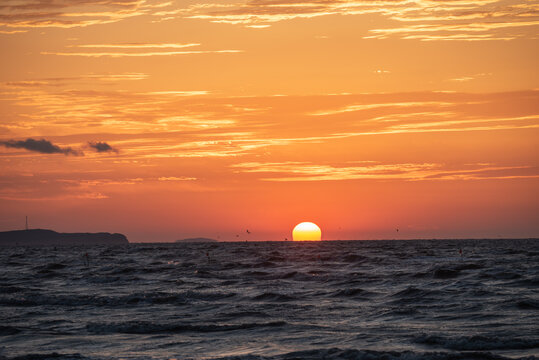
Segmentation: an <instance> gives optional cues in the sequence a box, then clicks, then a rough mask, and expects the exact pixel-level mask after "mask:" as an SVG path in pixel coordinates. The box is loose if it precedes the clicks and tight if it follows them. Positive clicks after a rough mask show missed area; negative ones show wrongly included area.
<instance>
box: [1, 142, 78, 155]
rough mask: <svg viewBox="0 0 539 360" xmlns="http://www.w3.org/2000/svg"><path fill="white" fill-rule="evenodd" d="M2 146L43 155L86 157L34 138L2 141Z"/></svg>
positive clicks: (66, 148)
mask: <svg viewBox="0 0 539 360" xmlns="http://www.w3.org/2000/svg"><path fill="white" fill-rule="evenodd" d="M0 144H1V145H4V146H5V147H7V148H14V149H26V150H28V151H35V152H38V153H41V154H64V155H74V156H82V155H84V153H83V152H81V151H78V150H73V149H72V148H70V147H64V148H61V147H59V146H57V145H54V144H53V143H51V142H50V141H48V140H45V139H41V140H35V139H32V138H28V139H26V140H19V141H16V140H8V141H0Z"/></svg>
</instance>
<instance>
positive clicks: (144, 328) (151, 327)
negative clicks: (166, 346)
mask: <svg viewBox="0 0 539 360" xmlns="http://www.w3.org/2000/svg"><path fill="white" fill-rule="evenodd" d="M285 325H287V323H286V322H284V321H271V322H265V323H241V324H222V325H221V324H176V323H165V324H158V323H152V322H147V321H130V322H123V323H89V324H87V325H86V330H87V331H88V332H90V333H93V334H100V335H102V334H114V333H122V334H176V333H184V332H195V333H211V332H221V331H235V330H254V329H262V328H268V327H270V328H273V327H283V326H285Z"/></svg>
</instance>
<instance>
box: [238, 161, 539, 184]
mask: <svg viewBox="0 0 539 360" xmlns="http://www.w3.org/2000/svg"><path fill="white" fill-rule="evenodd" d="M232 168H234V169H236V171H237V172H245V173H265V174H272V173H274V174H279V175H278V176H276V177H263V178H261V179H260V180H263V181H277V182H290V181H338V180H405V181H424V180H488V179H502V178H505V179H515V178H539V173H537V170H538V169H537V168H533V167H531V166H498V167H496V166H477V167H475V168H473V169H466V168H463V169H457V170H452V169H447V168H445V167H444V165H443V164H434V163H415V164H414V163H404V164H371V165H365V166H334V165H320V164H312V163H305V162H283V163H258V162H250V163H239V164H235V165H232ZM523 169H533V170H535V172H536V173H535V174H530V175H520V174H515V175H512V174H509V175H500V174H499V172H501V171H503V172H507V171H509V172H514V171H519V170H523Z"/></svg>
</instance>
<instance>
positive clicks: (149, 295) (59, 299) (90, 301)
mask: <svg viewBox="0 0 539 360" xmlns="http://www.w3.org/2000/svg"><path fill="white" fill-rule="evenodd" d="M235 295H236V294H235V293H234V292H226V293H225V292H198V291H192V290H189V291H185V292H179V293H168V292H142V293H133V294H129V295H121V296H99V295H75V294H71V295H45V294H39V293H38V294H19V293H15V296H0V305H10V306H43V305H56V306H58V305H61V306H86V305H93V306H115V307H116V306H122V305H139V304H176V305H185V304H188V303H191V302H193V301H215V300H220V299H225V298H230V297H233V296H235Z"/></svg>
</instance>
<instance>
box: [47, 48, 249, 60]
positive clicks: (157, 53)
mask: <svg viewBox="0 0 539 360" xmlns="http://www.w3.org/2000/svg"><path fill="white" fill-rule="evenodd" d="M241 52H243V51H242V50H193V51H148V52H136V53H128V52H48V51H44V52H41V55H58V56H83V57H96V58H99V57H113V58H119V57H149V56H175V55H193V54H234V53H241Z"/></svg>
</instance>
